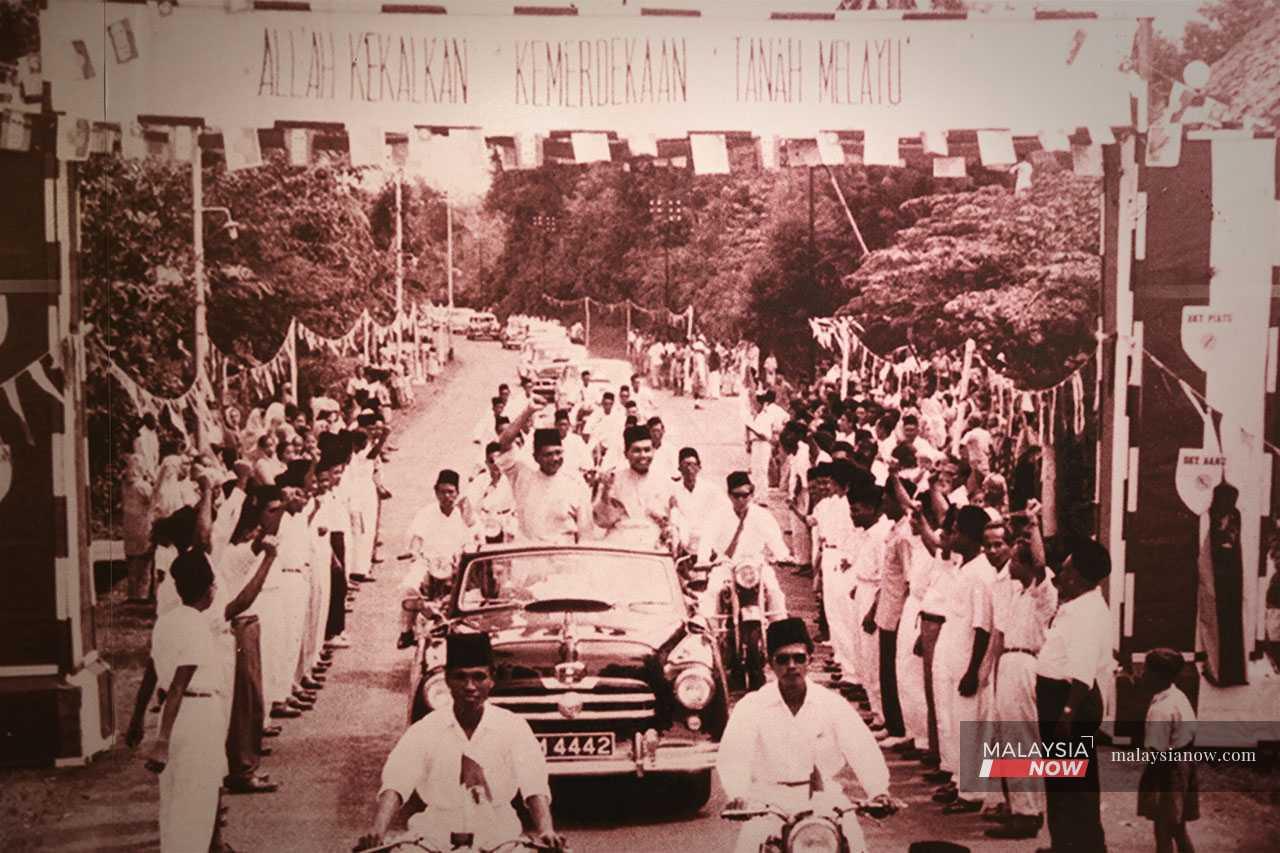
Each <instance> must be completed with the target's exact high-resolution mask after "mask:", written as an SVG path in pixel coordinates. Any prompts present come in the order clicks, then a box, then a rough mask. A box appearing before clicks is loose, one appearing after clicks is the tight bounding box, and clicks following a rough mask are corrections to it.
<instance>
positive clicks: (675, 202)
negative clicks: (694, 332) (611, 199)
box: [649, 196, 684, 311]
mask: <svg viewBox="0 0 1280 853" xmlns="http://www.w3.org/2000/svg"><path fill="white" fill-rule="evenodd" d="M649 215H650V217H651V218H652V219H653V223H654V225H655V226H657V227H658V228H659V229H660V230H659V233H658V236H659V239H661V240H662V265H663V269H664V285H663V303H664V304H665V305H666V308H667V310H668V311H670V310H671V228H672V226H673V225H675V224H676V223H677V222H680V221H682V220H683V219H684V202H682V201H680V199H678V198H666V197H663V196H659V197H657V198H653V199H650V200H649Z"/></svg>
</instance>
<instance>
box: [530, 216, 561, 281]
mask: <svg viewBox="0 0 1280 853" xmlns="http://www.w3.org/2000/svg"><path fill="white" fill-rule="evenodd" d="M558 225H559V220H558V219H557V218H556V217H554V216H551V215H550V214H545V213H539V214H537V215H536V216H534V217H533V227H534V228H537V229H538V231H539V232H541V234H542V251H541V252H539V253H538V254H539V258H540V271H539V279H540V281H541V284H542V292H543V293H546V292H547V245H548V243H549V241H550V239H551V238H550V236H549V235H550V234H553V233H555V230H556V228H557V226H558Z"/></svg>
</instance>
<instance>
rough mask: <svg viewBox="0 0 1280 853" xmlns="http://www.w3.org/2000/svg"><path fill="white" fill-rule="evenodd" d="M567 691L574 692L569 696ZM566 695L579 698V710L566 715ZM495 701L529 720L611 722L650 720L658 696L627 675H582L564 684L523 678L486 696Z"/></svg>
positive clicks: (645, 685) (642, 683)
mask: <svg viewBox="0 0 1280 853" xmlns="http://www.w3.org/2000/svg"><path fill="white" fill-rule="evenodd" d="M570 694H576V697H571V696H570ZM566 697H569V698H576V699H578V700H581V702H582V710H581V711H578V712H577V713H576V714H574V715H573V716H571V717H569V716H566V715H565V714H563V713H561V710H560V706H561V701H562V700H563V699H565V698H566ZM489 701H490V702H492V703H493V704H495V705H498V706H500V707H502V708H506V709H507V710H508V711H511V712H513V713H516V714H519V715H520V716H521V717H524V719H526V720H528V721H529V722H531V723H532V722H535V721H537V722H541V723H544V724H545V723H553V722H554V723H567V722H574V723H582V722H593V721H599V722H603V723H605V724H607V725H609V726H610V727H611V726H612V725H614V724H619V723H626V722H628V721H631V722H640V721H644V720H650V719H652V718H653V717H654V715H655V714H656V708H657V697H656V696H655V695H654V693H653V690H651V689H650V687H649V685H647V684H645V683H644V682H643V681H636V680H633V679H629V678H584V679H583V680H582V681H581V682H579V683H577V684H565V683H562V682H559V681H557V680H556V679H553V678H544V679H542V680H541V683H539V682H537V681H530V680H522V681H521V682H520V683H518V684H512V685H510V686H509V687H508V688H507V690H504V691H503V692H502V693H501V694H498V693H497V692H496V691H495V693H494V695H492V696H491V697H490V699H489Z"/></svg>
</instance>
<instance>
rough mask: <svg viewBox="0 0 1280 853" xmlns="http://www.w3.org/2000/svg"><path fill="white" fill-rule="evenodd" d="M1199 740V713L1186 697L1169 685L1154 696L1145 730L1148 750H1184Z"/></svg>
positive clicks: (1174, 686)
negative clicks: (1197, 727)
mask: <svg viewBox="0 0 1280 853" xmlns="http://www.w3.org/2000/svg"><path fill="white" fill-rule="evenodd" d="M1195 737H1196V712H1195V709H1193V708H1192V707H1191V702H1190V700H1188V699H1187V694H1185V693H1183V692H1182V691H1181V690H1180V689H1178V686H1177V685H1176V684H1175V685H1170V686H1169V687H1167V688H1165V689H1164V690H1161V691H1160V692H1159V693H1157V694H1156V695H1155V696H1152V697H1151V704H1150V705H1149V706H1148V707H1147V719H1146V725H1145V726H1144V728H1143V737H1142V741H1143V745H1144V746H1146V748H1147V749H1157V750H1159V749H1181V748H1183V747H1184V746H1188V745H1189V744H1190V743H1191V742H1192V741H1193V740H1195Z"/></svg>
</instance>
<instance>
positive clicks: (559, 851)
mask: <svg viewBox="0 0 1280 853" xmlns="http://www.w3.org/2000/svg"><path fill="white" fill-rule="evenodd" d="M352 849H353V853H386V851H391V850H399V851H409V850H425V851H427V853H571V851H570V849H569V847H567V846H563V847H549V846H547V845H545V844H538V843H536V842H534V841H532V840H530V839H528V838H524V837H523V836H522V837H519V838H512V839H510V840H509V841H504V842H502V843H501V844H499V845H498V846H497V847H478V846H476V844H475V836H474V835H473V834H471V833H470V832H451V833H449V847H448V849H447V850H441V849H440V848H437V847H432V846H431V845H429V844H428V843H427V841H426V839H425V838H424V837H423V836H420V835H416V836H403V837H401V838H397V839H395V840H393V841H390V842H388V843H386V844H383V845H382V846H380V847H360V846H358V845H357V846H356V847H354V848H352Z"/></svg>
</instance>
